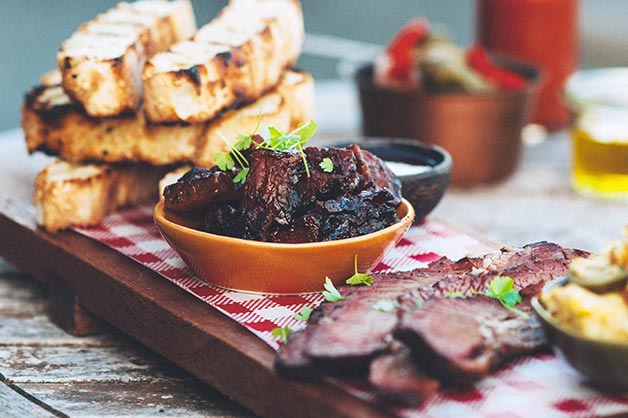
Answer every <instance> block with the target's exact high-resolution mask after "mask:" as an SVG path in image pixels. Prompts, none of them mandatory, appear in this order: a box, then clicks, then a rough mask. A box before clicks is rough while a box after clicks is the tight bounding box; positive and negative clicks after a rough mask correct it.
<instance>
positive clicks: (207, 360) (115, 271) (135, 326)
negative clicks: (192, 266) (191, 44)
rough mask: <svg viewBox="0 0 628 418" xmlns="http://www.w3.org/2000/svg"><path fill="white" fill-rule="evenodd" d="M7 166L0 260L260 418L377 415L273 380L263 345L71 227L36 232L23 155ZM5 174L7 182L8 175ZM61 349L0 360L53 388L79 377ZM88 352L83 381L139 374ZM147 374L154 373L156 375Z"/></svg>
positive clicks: (122, 361) (17, 351) (83, 355)
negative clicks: (72, 298)
mask: <svg viewBox="0 0 628 418" xmlns="http://www.w3.org/2000/svg"><path fill="white" fill-rule="evenodd" d="M11 164H15V165H16V166H19V167H20V172H21V173H22V175H21V176H19V178H15V176H14V177H13V179H11V181H9V182H8V183H5V187H4V188H3V190H2V192H0V230H2V231H3V239H2V241H0V255H1V256H2V257H4V258H5V259H6V260H8V261H9V262H10V263H12V264H13V265H15V266H17V267H19V268H20V269H21V270H23V271H27V272H31V273H33V274H35V275H36V276H38V277H44V278H50V277H52V278H54V281H55V282H56V281H61V282H62V283H64V284H66V285H68V286H70V287H71V288H72V289H73V290H74V292H75V293H76V296H77V297H78V299H79V300H80V303H81V305H82V306H83V307H84V308H86V309H88V310H89V311H90V312H92V313H94V314H95V315H96V316H98V317H100V318H102V319H104V320H106V321H107V322H109V323H110V324H112V325H113V326H114V327H116V328H118V329H120V330H121V331H122V332H124V333H125V334H127V335H130V336H131V337H133V338H134V339H136V340H137V341H139V342H141V343H142V344H144V345H146V346H148V347H150V348H152V349H153V350H155V351H156V352H158V353H160V354H161V355H163V356H164V357H166V358H168V359H170V360H171V361H173V362H175V363H176V364H178V365H179V366H181V367H182V368H183V369H185V370H187V371H189V372H190V373H191V374H193V375H194V376H196V377H197V378H199V379H200V380H202V381H204V382H206V383H208V384H209V385H211V386H212V387H214V388H216V389H217V390H219V391H220V392H222V393H224V394H226V395H227V396H229V397H230V398H232V399H234V400H235V401H236V402H238V403H240V404H243V405H245V406H247V407H249V408H251V409H252V410H253V411H254V412H255V413H257V414H259V415H262V416H278V417H280V416H285V417H293V416H301V417H320V416H326V417H377V416H384V415H383V414H382V413H381V412H380V411H378V410H377V409H375V408H374V407H372V406H370V405H367V404H365V403H363V402H361V401H359V400H358V399H356V398H353V397H352V396H350V395H348V394H346V393H344V392H341V391H338V390H337V389H336V388H334V387H333V386H331V385H329V384H326V383H323V382H317V383H308V384H306V383H302V382H297V381H293V380H289V379H284V378H280V377H278V376H277V375H276V374H275V373H274V371H273V369H272V363H273V359H274V351H273V350H272V349H271V348H269V347H268V346H267V345H266V344H264V343H263V342H262V341H260V340H259V339H258V338H257V337H255V336H254V335H253V334H251V333H249V332H248V331H247V330H246V329H244V328H243V327H241V326H240V325H239V324H237V323H236V322H234V321H232V320H230V319H228V318H226V317H225V316H224V315H222V314H221V313H219V312H217V311H216V310H214V309H213V308H211V307H209V306H208V305H207V304H205V303H204V302H202V301H200V300H198V299H196V298H194V297H193V296H192V295H190V294H188V293H186V292H185V291H183V290H181V289H179V288H178V287H176V286H173V285H172V284H171V283H170V282H168V281H166V280H164V279H163V278H161V277H160V276H159V275H157V274H156V273H154V272H152V271H150V270H149V269H147V268H145V267H143V266H140V265H138V264H137V263H135V262H133V261H132V260H130V259H129V258H127V257H125V256H124V255H122V254H119V253H117V252H115V251H113V250H111V249H109V248H107V247H105V246H104V245H102V244H100V243H98V242H96V241H93V240H91V239H89V238H86V237H84V236H81V235H79V234H76V233H74V232H71V231H67V232H61V233H58V234H50V233H47V232H45V231H42V230H39V229H38V228H37V227H36V225H35V224H34V216H33V212H32V207H31V205H30V193H28V192H27V193H25V192H24V190H29V189H30V188H31V186H30V185H31V184H32V178H34V175H35V174H36V173H35V172H30V173H29V174H24V171H25V170H26V167H28V165H29V159H28V158H27V156H26V155H25V153H24V152H22V153H20V152H18V151H14V152H12V153H11ZM0 167H2V168H0V175H4V173H2V172H1V170H6V165H3V164H2V162H1V161H0ZM6 176H7V177H8V178H11V176H9V175H8V173H7V175H6ZM27 196H28V198H27ZM66 349H67V348H66V347H65V346H61V347H47V350H48V352H47V356H46V358H47V361H46V362H45V364H43V365H39V364H38V363H37V362H38V356H37V353H36V352H35V353H33V352H31V351H30V350H24V349H23V348H22V347H20V346H7V347H4V348H3V350H2V352H3V354H2V356H4V357H2V359H1V360H0V362H1V363H0V364H7V368H8V370H11V371H13V373H14V376H11V379H12V380H14V381H15V382H16V383H22V382H23V383H29V384H33V383H36V384H40V383H44V382H46V381H47V380H49V378H50V376H51V374H52V375H56V376H57V377H56V378H55V379H56V380H57V381H59V382H67V383H71V382H73V381H76V380H77V379H78V378H79V376H77V375H75V374H73V372H74V370H76V369H77V368H76V367H73V365H72V364H68V363H67V361H65V356H64V353H63V351H64V350H66ZM110 349H111V348H110V347H98V350H105V351H107V350H110ZM95 350H96V349H95V348H94V349H92V348H86V349H81V351H80V357H79V358H77V362H80V363H81V364H82V365H87V367H86V368H85V369H81V370H90V371H91V372H90V373H93V375H89V376H81V378H82V379H84V380H87V381H91V380H93V379H94V380H100V381H107V377H106V376H107V372H106V371H107V370H112V371H113V372H114V374H118V375H119V374H123V375H126V376H128V379H130V380H131V381H133V380H137V379H139V378H140V375H141V374H136V373H135V370H136V369H137V368H136V367H135V366H134V367H129V366H128V364H129V362H131V363H132V364H136V363H138V362H140V361H141V358H140V357H139V356H138V357H133V356H131V355H130V353H126V354H123V355H122V356H121V357H117V356H116V353H119V352H118V351H117V350H112V352H110V353H107V354H108V355H106V356H105V357H106V358H108V359H110V360H111V361H110V362H107V363H106V364H102V363H101V362H100V360H99V359H100V358H101V357H100V356H97V355H96V354H95ZM60 359H64V360H63V361H62V360H60ZM19 365H25V366H26V367H24V368H22V370H23V372H22V374H23V376H20V373H16V372H15V370H18V366H19ZM103 370H104V371H105V372H104V373H102V371H103ZM61 374H62V375H63V377H61V376H59V375H61ZM148 374H150V375H152V376H156V377H160V376H159V373H158V372H157V371H156V370H149V371H148ZM166 377H167V376H164V378H166ZM112 380H114V379H112Z"/></svg>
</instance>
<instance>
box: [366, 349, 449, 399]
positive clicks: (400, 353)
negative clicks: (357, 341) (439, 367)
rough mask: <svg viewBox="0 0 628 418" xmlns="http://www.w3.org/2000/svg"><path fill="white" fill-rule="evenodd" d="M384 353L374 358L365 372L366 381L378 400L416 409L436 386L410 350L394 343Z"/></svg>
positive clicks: (436, 383) (435, 381)
mask: <svg viewBox="0 0 628 418" xmlns="http://www.w3.org/2000/svg"><path fill="white" fill-rule="evenodd" d="M391 346H393V348H392V349H391V352H390V353H388V354H383V355H381V356H379V357H376V358H375V359H374V360H373V361H372V362H371V366H370V369H369V382H370V383H371V385H372V386H373V387H374V388H375V389H376V394H377V396H378V398H379V399H381V400H382V401H384V402H392V403H394V404H397V405H402V406H405V407H410V408H412V407H417V406H419V405H420V404H421V403H422V402H423V401H424V400H425V399H427V398H429V397H430V396H431V395H432V394H433V393H434V392H436V390H437V389H438V387H439V385H440V384H439V382H438V380H436V379H434V378H433V377H431V376H429V375H428V374H426V373H425V371H423V369H422V368H421V367H420V366H419V365H418V364H417V362H416V361H415V360H414V357H413V356H412V353H411V352H410V350H409V349H408V348H407V347H406V346H405V345H403V344H401V343H398V342H394V343H393V344H391Z"/></svg>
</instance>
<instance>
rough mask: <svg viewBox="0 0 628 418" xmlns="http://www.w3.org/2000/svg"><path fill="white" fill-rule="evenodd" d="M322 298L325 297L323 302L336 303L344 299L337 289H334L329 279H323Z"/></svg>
mask: <svg viewBox="0 0 628 418" xmlns="http://www.w3.org/2000/svg"><path fill="white" fill-rule="evenodd" d="M323 296H325V300H326V301H327V302H338V301H339V300H343V299H344V296H342V295H341V294H340V292H339V291H338V289H336V288H335V287H334V284H333V283H332V281H331V279H330V278H329V277H325V290H324V291H323Z"/></svg>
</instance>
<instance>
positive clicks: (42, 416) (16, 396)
mask: <svg viewBox="0 0 628 418" xmlns="http://www.w3.org/2000/svg"><path fill="white" fill-rule="evenodd" d="M0 416H2V418H25V417H28V418H59V417H61V416H63V415H61V414H53V413H52V412H50V411H48V410H46V409H44V408H42V407H41V406H40V405H37V404H36V403H33V402H32V401H31V400H29V399H27V398H25V397H24V396H23V395H22V394H20V393H18V392H16V391H15V390H14V389H13V388H11V387H10V386H9V385H7V384H6V383H5V382H4V379H3V378H2V376H1V375H0Z"/></svg>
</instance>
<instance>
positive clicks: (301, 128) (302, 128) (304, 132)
mask: <svg viewBox="0 0 628 418" xmlns="http://www.w3.org/2000/svg"><path fill="white" fill-rule="evenodd" d="M317 128H318V125H316V123H315V122H314V121H312V120H310V121H307V122H304V123H300V124H299V125H298V126H297V129H295V130H294V131H292V132H291V133H290V134H291V135H299V136H300V137H301V141H303V145H304V144H305V142H307V141H309V140H310V139H311V138H312V137H313V136H314V134H315V133H316V129H317Z"/></svg>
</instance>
